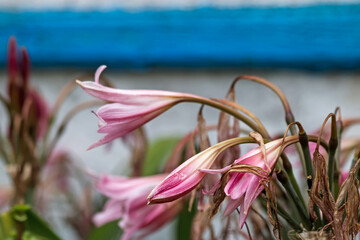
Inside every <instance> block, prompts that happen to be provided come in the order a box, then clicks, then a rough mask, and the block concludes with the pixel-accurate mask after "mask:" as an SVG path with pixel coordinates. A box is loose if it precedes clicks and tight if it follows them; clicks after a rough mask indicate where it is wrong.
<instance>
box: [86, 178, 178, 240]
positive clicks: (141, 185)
mask: <svg viewBox="0 0 360 240" xmlns="http://www.w3.org/2000/svg"><path fill="white" fill-rule="evenodd" d="M164 177H165V175H155V176H150V177H137V178H124V177H116V176H102V177H100V178H98V180H97V183H96V187H97V189H98V190H99V191H100V192H101V193H102V194H104V195H105V196H107V197H109V198H110V200H109V201H108V202H107V203H106V205H105V207H104V210H103V211H102V212H100V213H97V214H96V215H95V216H94V218H93V221H94V223H95V225H97V226H100V225H103V224H105V223H107V222H110V221H114V220H117V219H121V220H120V222H119V226H120V227H121V228H122V229H123V230H124V234H123V236H122V239H123V240H127V239H130V238H132V237H138V238H141V237H142V236H145V235H147V234H150V233H152V232H154V231H156V230H158V229H159V228H160V227H162V226H163V225H165V224H166V223H168V222H170V221H171V220H172V219H173V218H174V217H175V216H176V215H177V214H178V212H179V211H180V210H181V207H182V204H181V202H179V201H175V202H171V203H165V204H157V205H147V199H146V197H147V195H148V194H149V192H150V191H151V189H153V188H154V187H155V186H156V185H157V184H159V183H160V182H161V181H162V180H163V179H164Z"/></svg>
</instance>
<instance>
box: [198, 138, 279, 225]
mask: <svg viewBox="0 0 360 240" xmlns="http://www.w3.org/2000/svg"><path fill="white" fill-rule="evenodd" d="M282 141H283V139H278V140H274V141H271V142H269V143H267V144H265V152H266V160H265V159H264V155H263V153H262V151H261V148H260V147H257V148H254V149H253V150H251V151H249V152H248V153H246V154H245V155H243V156H242V157H240V158H239V159H237V160H235V161H234V163H233V164H232V165H230V166H227V167H225V168H222V169H207V170H206V169H202V170H201V171H202V172H204V173H209V174H217V173H225V172H227V171H228V170H230V169H231V168H232V167H235V166H236V165H237V164H246V165H250V166H256V167H259V168H262V169H263V170H264V172H263V173H264V175H263V176H258V175H256V174H254V173H250V172H231V173H229V180H228V182H227V184H226V185H225V188H224V192H225V194H226V195H227V196H229V197H230V198H229V199H228V205H227V206H226V208H225V211H224V215H225V216H228V215H229V214H231V213H232V212H233V211H235V209H237V208H238V207H240V216H239V224H240V228H242V227H243V226H244V223H245V220H246V218H247V215H248V213H249V209H250V207H251V205H252V204H253V202H254V201H255V199H256V198H257V196H258V195H259V194H260V193H261V192H262V191H263V190H264V186H263V185H262V184H261V181H262V180H264V179H266V178H267V177H268V176H267V174H268V172H270V171H271V169H273V167H274V165H275V163H276V159H277V157H278V156H279V152H280V149H281V145H282ZM219 184H220V182H218V183H217V184H216V185H215V186H214V187H213V188H212V189H211V190H210V191H205V193H213V192H214V191H215V190H216V188H217V187H218V186H219Z"/></svg>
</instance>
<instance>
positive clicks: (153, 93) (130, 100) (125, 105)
mask: <svg viewBox="0 0 360 240" xmlns="http://www.w3.org/2000/svg"><path fill="white" fill-rule="evenodd" d="M105 68H106V66H104V65H102V66H100V67H99V68H98V69H97V71H96V73H95V82H90V81H85V82H80V81H77V83H78V84H79V85H80V86H81V87H82V88H83V89H84V90H85V91H86V92H87V93H88V94H90V95H92V96H94V97H96V98H99V99H101V100H105V101H109V102H113V103H112V104H107V105H105V106H103V107H101V108H100V109H99V110H98V111H97V115H98V117H99V122H98V125H99V130H98V132H99V133H106V134H107V135H105V137H103V138H102V139H100V140H99V141H98V142H96V143H94V144H93V145H91V146H90V148H94V147H97V146H100V145H102V144H105V143H108V142H110V141H112V140H114V139H116V138H119V137H122V136H124V135H126V134H128V133H129V132H131V131H133V130H135V129H136V128H138V127H140V126H142V125H144V124H145V123H147V122H148V121H150V120H152V119H153V118H155V117H157V116H158V115H160V114H161V113H163V112H165V111H166V110H168V109H169V108H171V107H172V106H174V105H175V104H177V103H179V102H181V101H184V100H187V99H193V98H198V97H197V96H195V95H191V94H185V93H178V92H170V91H159V90H122V89H115V88H110V87H105V86H103V85H101V84H100V82H99V77H100V74H101V72H102V71H103V70H104V69H105Z"/></svg>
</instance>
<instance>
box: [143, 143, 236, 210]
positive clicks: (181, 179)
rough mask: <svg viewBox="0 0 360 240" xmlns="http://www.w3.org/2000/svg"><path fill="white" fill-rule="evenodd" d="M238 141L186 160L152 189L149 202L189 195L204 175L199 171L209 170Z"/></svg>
mask: <svg viewBox="0 0 360 240" xmlns="http://www.w3.org/2000/svg"><path fill="white" fill-rule="evenodd" d="M239 139H240V138H233V139H230V140H226V141H223V142H221V143H218V144H216V145H214V146H212V147H210V148H208V149H206V150H204V151H202V152H200V153H198V154H196V155H194V156H193V157H191V158H190V159H188V160H186V161H185V162H184V163H183V164H181V165H180V166H178V167H177V168H176V169H175V170H174V171H172V172H171V173H170V174H169V175H168V176H167V177H166V178H165V179H164V180H163V181H162V182H161V183H160V185H158V186H157V187H156V188H154V190H153V191H152V192H151V193H150V195H149V197H148V199H149V202H150V203H160V202H169V201H173V200H175V199H177V198H179V197H181V196H184V195H185V194H187V193H189V192H190V191H191V190H193V189H194V188H195V187H196V186H197V185H198V184H199V183H200V181H201V180H202V179H203V178H204V177H205V175H206V173H205V172H203V171H199V170H200V169H209V168H210V167H211V166H212V164H213V162H214V161H215V159H216V158H217V156H218V155H219V154H220V153H221V152H222V151H223V150H225V149H226V148H228V147H231V146H233V145H236V144H238V143H239Z"/></svg>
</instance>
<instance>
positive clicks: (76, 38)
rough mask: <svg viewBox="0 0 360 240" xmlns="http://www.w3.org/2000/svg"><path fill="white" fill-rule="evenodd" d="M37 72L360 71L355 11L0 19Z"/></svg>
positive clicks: (0, 36)
mask: <svg viewBox="0 0 360 240" xmlns="http://www.w3.org/2000/svg"><path fill="white" fill-rule="evenodd" d="M10 35H14V36H16V38H17V39H18V43H19V44H20V45H25V46H26V47H27V48H28V50H29V52H30V54H31V58H32V62H33V64H34V65H36V66H81V67H82V66H83V67H97V66H98V65H100V64H107V65H109V67H119V68H147V67H158V66H159V67H239V66H247V67H249V66H250V67H285V68H304V69H329V68H331V69H332V68H336V69H360V4H352V5H317V6H307V7H297V8H242V9H213V8H203V9H195V10H187V11H180V10H167V11H139V12H126V11H120V10H116V11H110V12H71V11H61V12H0V56H3V57H1V58H0V65H1V66H4V65H5V55H6V45H7V40H8V37H9V36H10Z"/></svg>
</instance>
